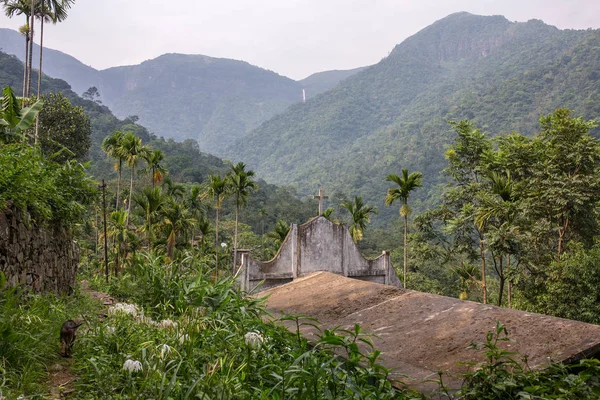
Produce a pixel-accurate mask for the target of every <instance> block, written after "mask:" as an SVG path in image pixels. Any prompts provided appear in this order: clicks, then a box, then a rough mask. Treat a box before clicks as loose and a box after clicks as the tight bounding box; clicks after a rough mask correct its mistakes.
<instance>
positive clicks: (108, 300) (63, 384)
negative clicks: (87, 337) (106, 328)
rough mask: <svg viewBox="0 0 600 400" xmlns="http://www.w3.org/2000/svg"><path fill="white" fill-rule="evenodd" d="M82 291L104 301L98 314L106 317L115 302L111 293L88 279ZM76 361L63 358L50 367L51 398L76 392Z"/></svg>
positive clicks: (83, 283) (60, 399)
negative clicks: (102, 290) (90, 286)
mask: <svg viewBox="0 0 600 400" xmlns="http://www.w3.org/2000/svg"><path fill="white" fill-rule="evenodd" d="M81 293H82V294H84V295H87V296H90V297H91V298H92V299H96V300H98V301H99V302H102V305H103V308H102V311H101V312H100V313H99V315H98V317H99V318H100V319H103V318H104V317H106V310H107V309H108V307H110V306H111V305H113V304H114V303H115V299H114V298H112V297H111V296H110V295H109V294H107V293H102V292H97V291H95V290H92V289H90V288H89V286H88V283H87V282H86V281H83V282H81ZM74 363H75V359H73V358H61V359H60V360H59V361H58V362H56V363H55V364H52V365H51V366H50V367H49V369H48V373H49V377H48V379H49V386H50V397H49V399H51V400H62V399H67V398H68V397H69V396H70V395H71V394H73V393H74V392H75V381H76V380H77V376H75V375H74V374H73V373H72V372H71V368H72V367H73V364H74Z"/></svg>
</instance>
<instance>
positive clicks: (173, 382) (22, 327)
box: [0, 252, 600, 399]
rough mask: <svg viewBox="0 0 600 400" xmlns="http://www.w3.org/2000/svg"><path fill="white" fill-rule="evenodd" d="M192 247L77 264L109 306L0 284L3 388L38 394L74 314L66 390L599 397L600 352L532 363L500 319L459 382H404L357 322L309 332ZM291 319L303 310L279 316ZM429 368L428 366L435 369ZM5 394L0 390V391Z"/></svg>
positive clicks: (187, 395)
mask: <svg viewBox="0 0 600 400" xmlns="http://www.w3.org/2000/svg"><path fill="white" fill-rule="evenodd" d="M206 261H207V260H205V259H202V258H199V257H196V256H195V255H194V254H193V253H188V254H187V256H186V257H184V258H183V259H182V260H179V261H176V262H171V261H169V260H168V259H166V258H165V257H163V256H158V255H151V254H147V253H144V252H142V253H138V255H137V256H136V257H134V258H132V259H130V260H129V263H128V265H127V266H126V268H125V269H124V270H123V272H122V273H121V275H120V276H119V277H118V278H111V280H110V281H109V283H108V284H107V283H105V281H104V278H103V277H102V275H101V274H99V273H98V271H94V270H90V269H88V270H84V271H83V272H82V278H84V279H86V280H88V282H89V284H90V286H91V287H93V288H95V289H97V290H103V291H107V292H109V293H111V294H113V295H114V296H116V297H117V298H118V299H119V301H120V303H118V304H116V305H114V306H112V307H111V308H110V309H109V310H108V312H107V313H106V314H107V316H106V317H105V318H100V319H99V318H97V317H96V315H98V314H100V315H102V314H105V313H104V312H103V311H101V310H99V309H98V308H97V307H98V305H95V304H93V303H92V302H91V300H90V299H89V298H88V297H86V296H82V295H79V294H76V295H74V296H71V297H69V298H59V297H56V296H52V295H43V296H40V295H25V296H24V295H23V294H22V293H19V291H18V290H16V289H8V288H6V287H5V286H4V285H3V286H2V291H1V293H0V306H1V307H0V351H1V355H2V364H1V365H0V367H1V369H0V373H1V375H0V396H4V398H7V399H12V398H17V397H18V396H23V397H21V398H27V399H34V398H45V397H46V395H47V393H48V392H49V389H48V387H47V371H48V369H49V368H50V366H51V365H52V364H53V363H55V362H56V361H57V360H58V357H59V356H58V350H59V343H58V330H59V328H60V325H61V323H62V322H63V321H64V320H66V319H69V318H74V317H77V318H81V319H82V320H83V321H84V326H82V327H81V328H80V335H79V337H78V339H77V340H76V343H75V347H74V358H75V363H74V366H73V371H72V373H74V374H75V375H77V376H78V379H77V381H76V390H75V392H74V394H73V395H72V396H71V397H70V398H73V399H138V398H143V399H428V398H431V399H438V398H440V399H443V398H450V399H596V398H598V397H599V396H600V362H599V361H598V360H583V361H582V362H581V363H580V364H578V365H575V366H564V365H559V364H552V365H549V366H548V368H547V369H545V370H541V371H540V370H531V369H530V368H529V367H528V366H527V364H526V362H524V361H523V360H522V359H521V358H520V356H519V355H517V354H513V353H509V352H506V351H504V350H502V346H501V342H502V341H507V340H509V338H508V333H507V331H506V329H505V328H504V326H503V325H502V324H501V323H498V326H497V328H496V330H495V331H493V332H490V333H488V335H487V337H486V340H485V342H484V343H482V344H479V345H473V346H472V347H473V349H474V351H480V352H481V354H482V357H481V360H482V361H481V362H480V363H477V364H472V365H470V371H471V372H469V373H468V374H466V375H465V376H463V378H464V383H463V386H462V388H461V389H460V390H459V391H458V392H456V391H454V392H452V391H450V390H448V389H447V388H446V387H445V386H444V384H443V382H444V378H445V375H443V374H442V375H441V376H440V378H441V379H439V380H436V381H437V382H438V384H439V390H438V392H439V393H438V394H437V395H434V396H433V397H427V396H425V395H423V394H418V393H416V392H408V391H406V390H398V389H395V388H394V386H393V385H392V381H395V383H396V384H395V386H396V387H400V388H401V387H403V386H402V383H401V379H402V377H401V376H398V375H397V374H394V373H393V372H391V371H388V370H386V369H385V368H384V367H382V366H381V365H380V364H379V363H378V357H379V352H378V351H377V350H376V349H374V348H373V347H372V345H371V341H370V338H369V336H368V335H365V334H363V333H362V332H361V329H360V327H359V326H355V327H354V329H351V330H341V329H333V330H322V331H321V330H319V331H318V332H320V333H319V337H318V339H317V340H316V341H315V342H313V343H312V344H310V345H309V343H308V342H307V341H306V339H304V338H303V337H302V336H300V335H299V334H297V332H296V333H295V332H293V329H292V332H290V331H288V330H287V329H285V328H283V327H281V326H278V325H276V324H275V323H274V322H273V321H272V318H265V317H267V316H268V315H267V313H266V311H265V309H264V307H263V300H262V299H257V298H253V297H247V296H243V295H242V294H241V293H240V292H238V291H237V290H236V289H235V287H234V282H233V278H232V277H230V276H225V275H224V274H219V275H218V277H217V279H216V282H215V275H214V270H213V269H212V268H211V267H210V263H208V262H206ZM284 319H285V320H287V323H288V324H289V325H290V326H292V327H294V326H300V325H302V324H313V323H315V321H313V320H311V319H310V318H303V317H295V316H288V317H285V318H284ZM434 378H435V377H432V379H434ZM0 398H2V397H0Z"/></svg>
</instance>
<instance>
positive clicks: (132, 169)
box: [125, 166, 135, 228]
mask: <svg viewBox="0 0 600 400" xmlns="http://www.w3.org/2000/svg"><path fill="white" fill-rule="evenodd" d="M134 175H135V167H133V166H132V167H131V179H130V181H129V200H128V201H127V217H126V218H125V228H129V214H130V213H131V195H132V194H133V177H134Z"/></svg>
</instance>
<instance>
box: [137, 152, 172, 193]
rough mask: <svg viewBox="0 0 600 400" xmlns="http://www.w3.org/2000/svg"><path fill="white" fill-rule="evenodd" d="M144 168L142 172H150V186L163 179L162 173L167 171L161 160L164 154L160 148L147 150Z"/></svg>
mask: <svg viewBox="0 0 600 400" xmlns="http://www.w3.org/2000/svg"><path fill="white" fill-rule="evenodd" d="M144 159H145V160H146V164H147V165H146V168H144V169H143V172H144V173H150V180H151V181H152V187H154V185H155V184H157V183H160V182H161V181H162V180H163V176H164V174H166V173H167V172H169V171H168V170H167V169H166V168H165V167H164V166H163V165H162V164H161V162H163V161H164V159H165V155H164V153H163V152H162V150H160V149H158V150H154V151H149V152H148V154H147V155H146V157H144Z"/></svg>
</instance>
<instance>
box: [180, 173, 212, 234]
mask: <svg viewBox="0 0 600 400" xmlns="http://www.w3.org/2000/svg"><path fill="white" fill-rule="evenodd" d="M185 205H186V207H187V208H188V210H189V211H190V214H191V215H192V217H194V218H195V219H196V221H201V220H202V219H204V217H205V214H206V211H207V205H206V204H205V203H204V202H203V201H202V187H201V186H200V185H198V184H194V185H192V187H190V190H189V192H188V193H187V196H186V198H185ZM195 237H196V235H195V232H192V240H194V239H195Z"/></svg>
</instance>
